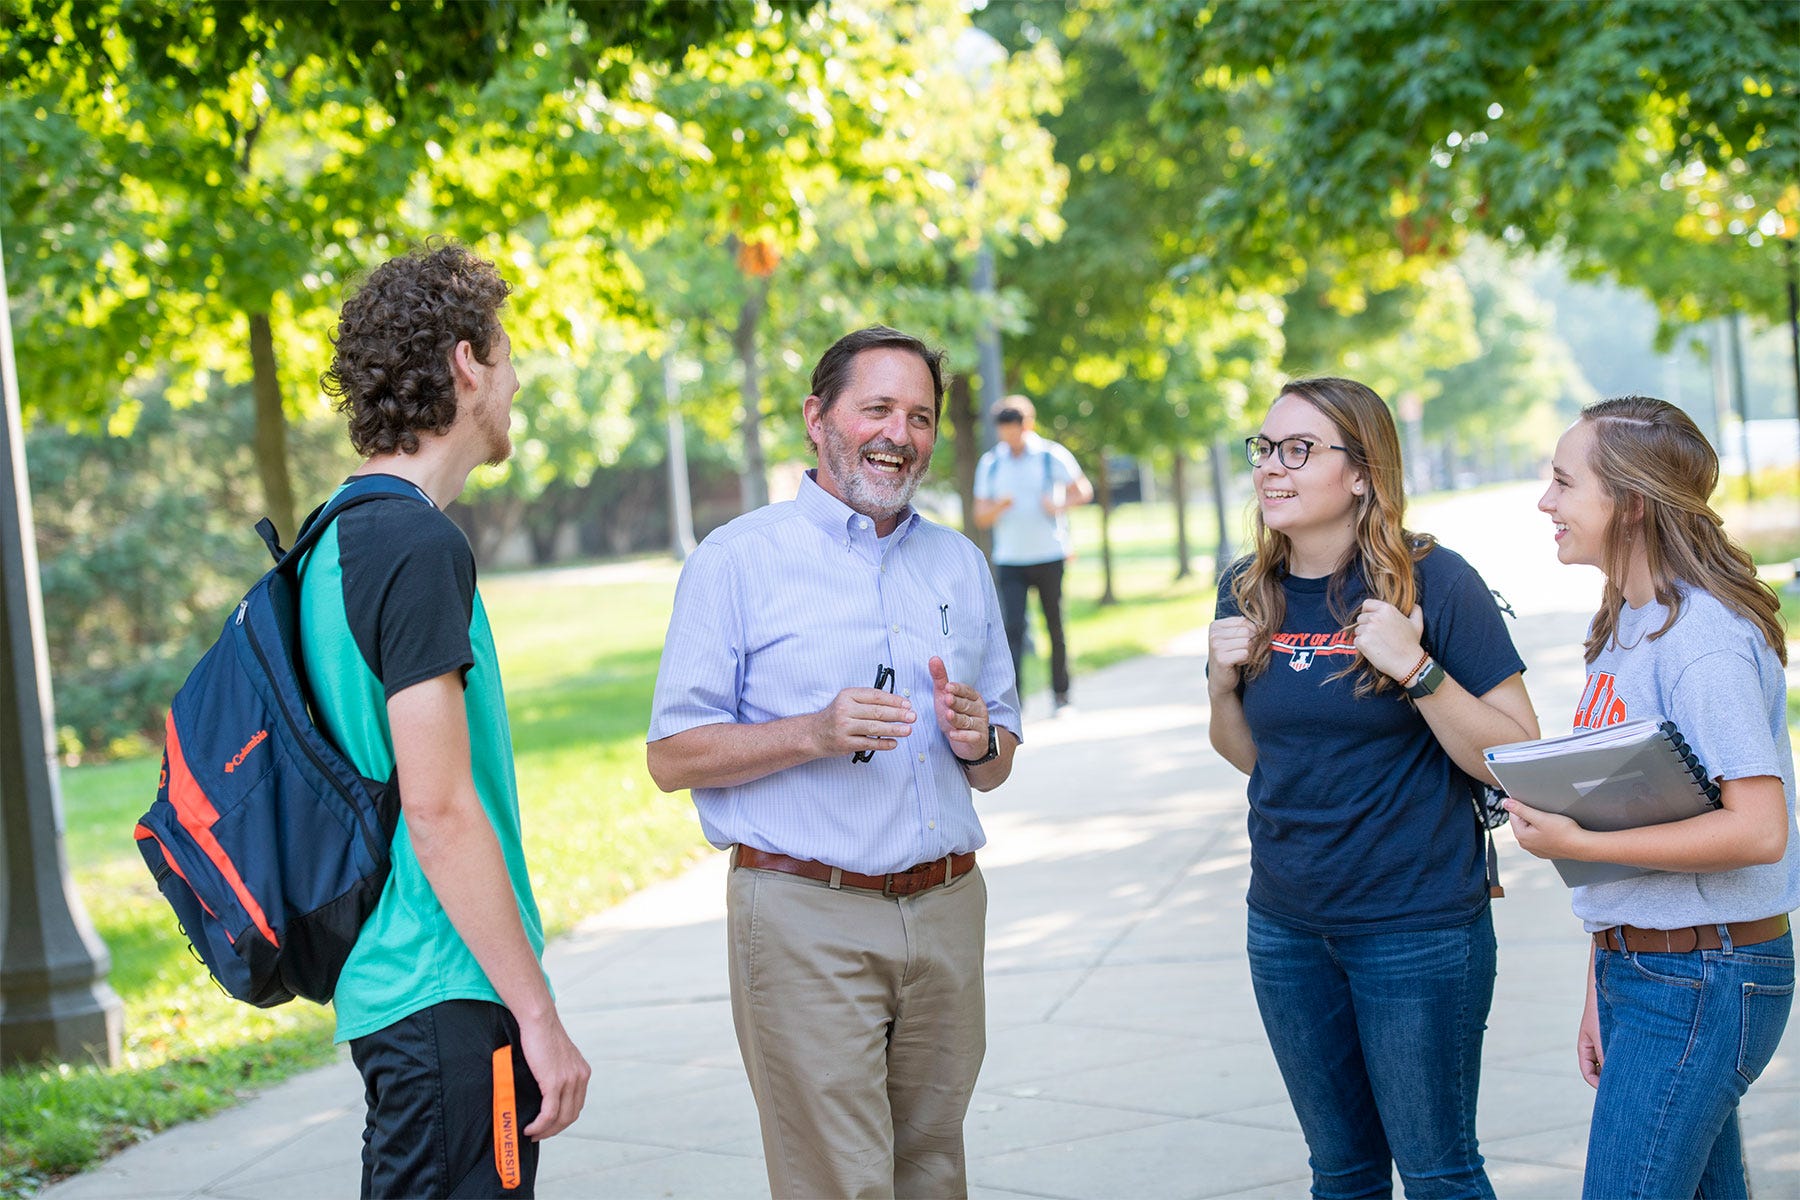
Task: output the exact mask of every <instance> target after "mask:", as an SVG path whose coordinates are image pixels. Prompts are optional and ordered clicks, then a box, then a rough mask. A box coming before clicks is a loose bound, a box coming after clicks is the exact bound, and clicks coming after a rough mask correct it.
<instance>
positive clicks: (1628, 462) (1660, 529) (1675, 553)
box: [1579, 396, 1788, 665]
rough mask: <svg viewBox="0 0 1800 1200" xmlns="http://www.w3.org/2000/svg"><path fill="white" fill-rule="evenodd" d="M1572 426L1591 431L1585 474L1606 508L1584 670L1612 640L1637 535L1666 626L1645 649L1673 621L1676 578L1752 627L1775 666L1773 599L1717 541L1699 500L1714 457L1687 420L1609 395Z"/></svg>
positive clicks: (1783, 638)
mask: <svg viewBox="0 0 1800 1200" xmlns="http://www.w3.org/2000/svg"><path fill="white" fill-rule="evenodd" d="M1579 420H1580V422H1581V423H1583V424H1586V425H1589V426H1591V427H1592V429H1593V431H1594V441H1593V449H1592V450H1591V451H1590V452H1589V456H1588V466H1589V467H1590V468H1591V469H1592V470H1593V472H1594V474H1595V475H1597V476H1598V477H1599V479H1600V486H1601V487H1603V488H1605V489H1606V494H1607V496H1608V497H1609V498H1611V500H1612V503H1613V515H1612V520H1611V522H1609V523H1608V525H1607V528H1606V538H1605V540H1604V542H1603V543H1602V550H1601V564H1600V569H1601V570H1602V571H1603V572H1605V574H1606V589H1605V591H1604V592H1603V593H1602V595H1601V600H1600V611H1599V612H1598V613H1596V614H1595V615H1594V623H1593V625H1592V626H1590V627H1589V630H1588V639H1587V661H1588V662H1590V663H1592V662H1593V661H1594V659H1595V658H1597V657H1598V656H1599V654H1600V651H1602V650H1603V649H1605V648H1606V646H1607V644H1608V643H1611V642H1615V641H1616V640H1617V638H1618V632H1619V609H1620V607H1621V606H1622V605H1623V604H1624V602H1625V594H1624V588H1623V587H1622V585H1621V582H1620V581H1622V580H1623V579H1624V578H1625V575H1626V572H1627V571H1628V570H1629V569H1630V564H1631V551H1632V542H1633V540H1634V539H1635V537H1636V536H1637V534H1638V532H1639V531H1640V530H1642V533H1643V539H1644V551H1645V555H1646V557H1647V558H1648V560H1649V564H1650V580H1651V583H1652V584H1653V585H1654V587H1655V588H1656V600H1657V603H1659V604H1661V605H1663V606H1665V607H1666V608H1667V609H1668V610H1669V619H1668V620H1667V621H1665V622H1663V626H1662V628H1661V629H1658V630H1657V631H1656V632H1655V633H1653V634H1651V635H1650V640H1651V641H1655V640H1656V639H1657V638H1659V637H1661V636H1662V635H1663V634H1665V633H1667V632H1668V631H1669V627H1670V626H1671V625H1673V624H1675V621H1676V619H1677V618H1679V617H1680V616H1681V593H1680V592H1678V591H1676V589H1675V583H1676V581H1677V580H1680V581H1682V582H1684V583H1686V584H1688V585H1689V586H1691V587H1697V588H1699V589H1701V590H1702V591H1706V592H1711V593H1712V594H1713V595H1714V596H1715V597H1717V598H1718V600H1719V603H1721V604H1723V605H1724V606H1725V607H1726V608H1729V609H1731V610H1732V611H1733V612H1735V613H1738V614H1739V615H1741V616H1742V617H1744V619H1746V620H1748V621H1749V622H1751V623H1752V624H1753V625H1755V626H1756V627H1757V628H1758V629H1759V630H1760V631H1761V632H1762V635H1763V637H1764V638H1765V639H1766V640H1767V641H1768V643H1769V648H1770V649H1771V650H1773V651H1775V656H1776V657H1777V658H1779V659H1780V660H1781V661H1782V663H1783V665H1785V664H1786V663H1787V659H1788V655H1787V630H1786V628H1785V627H1784V625H1783V624H1782V620H1781V600H1780V598H1779V597H1777V596H1776V595H1775V591H1774V589H1773V588H1771V587H1770V586H1769V585H1768V584H1766V583H1764V582H1763V581H1762V580H1760V579H1758V578H1757V577H1756V563H1755V561H1754V560H1753V559H1752V558H1751V557H1750V555H1749V553H1748V552H1747V551H1745V550H1744V548H1743V547H1742V546H1739V545H1738V544H1737V543H1736V542H1734V541H1732V540H1731V538H1730V537H1728V536H1727V535H1726V533H1725V525H1724V522H1723V521H1722V520H1721V519H1720V517H1719V514H1718V513H1716V512H1714V511H1713V509H1712V506H1711V505H1710V504H1709V503H1708V500H1709V499H1710V498H1711V496H1712V494H1713V489H1714V488H1716V487H1717V486H1718V484H1719V456H1718V454H1716V453H1715V452H1714V451H1713V448H1712V445H1711V443H1709V442H1708V441H1707V440H1706V435H1705V434H1703V433H1701V432H1700V428H1699V426H1697V425H1695V424H1694V421H1693V418H1691V417H1689V416H1688V415H1687V414H1686V413H1684V412H1682V411H1681V410H1680V409H1679V408H1676V407H1675V406H1674V405H1673V404H1670V403H1669V402H1668V401H1666V400H1656V399H1652V398H1651V397H1648V396H1619V397H1615V398H1614V399H1611V400H1602V401H1600V402H1599V403H1598V404H1592V405H1589V406H1588V407H1587V408H1585V409H1583V410H1582V411H1581V416H1580V418H1579Z"/></svg>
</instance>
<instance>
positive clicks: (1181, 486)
mask: <svg viewBox="0 0 1800 1200" xmlns="http://www.w3.org/2000/svg"><path fill="white" fill-rule="evenodd" d="M1169 483H1170V486H1171V487H1172V488H1173V489H1174V492H1175V578H1177V579H1186V578H1187V577H1188V576H1189V575H1192V574H1193V573H1194V569H1193V567H1191V566H1190V565H1188V564H1189V559H1188V534H1187V450H1186V449H1184V448H1183V447H1181V446H1177V447H1175V471H1174V477H1173V478H1172V479H1171V480H1170V481H1169Z"/></svg>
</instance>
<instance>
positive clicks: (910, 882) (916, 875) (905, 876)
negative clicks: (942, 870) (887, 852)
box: [881, 863, 931, 900]
mask: <svg viewBox="0 0 1800 1200" xmlns="http://www.w3.org/2000/svg"><path fill="white" fill-rule="evenodd" d="M930 870H931V864H930V863H926V864H924V865H923V866H921V867H913V868H912V869H911V870H907V871H892V872H890V873H888V874H886V875H883V876H882V877H881V894H882V895H883V896H886V897H887V898H888V899H890V900H898V899H900V898H901V897H903V896H910V895H912V894H913V893H914V892H920V891H924V890H925V889H924V887H923V885H922V884H920V883H919V881H920V880H922V879H924V878H925V875H926V873H927V872H928V871H930ZM896 883H899V884H900V886H899V887H896V886H894V885H895V884H896Z"/></svg>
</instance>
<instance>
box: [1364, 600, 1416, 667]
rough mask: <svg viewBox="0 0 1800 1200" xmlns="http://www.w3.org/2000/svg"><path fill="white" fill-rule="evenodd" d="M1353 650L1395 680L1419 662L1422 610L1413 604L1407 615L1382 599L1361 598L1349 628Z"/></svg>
mask: <svg viewBox="0 0 1800 1200" xmlns="http://www.w3.org/2000/svg"><path fill="white" fill-rule="evenodd" d="M1353 633H1354V635H1355V639H1356V649H1357V651H1358V652H1359V653H1361V654H1362V656H1363V657H1364V658H1366V659H1368V660H1369V662H1370V664H1371V665H1373V666H1374V668H1375V669H1376V670H1377V671H1380V672H1381V673H1382V674H1383V675H1386V676H1387V677H1388V678H1389V679H1392V680H1393V681H1394V682H1396V683H1398V682H1400V680H1401V679H1402V678H1403V677H1404V676H1405V675H1406V673H1407V672H1408V671H1410V670H1412V669H1413V668H1414V667H1416V666H1418V665H1419V656H1420V655H1421V654H1423V653H1424V650H1423V649H1422V648H1421V646H1420V644H1419V643H1420V642H1421V641H1422V640H1423V638H1424V636H1425V613H1424V610H1423V609H1421V608H1419V607H1418V606H1417V605H1414V606H1413V610H1412V612H1411V613H1409V614H1404V615H1403V614H1402V613H1401V612H1400V610H1399V609H1397V608H1395V607H1394V606H1393V605H1391V604H1389V603H1387V602H1386V601H1385V600H1364V601H1363V603H1362V608H1361V609H1360V610H1359V611H1358V612H1357V614H1356V624H1355V626H1354V627H1353Z"/></svg>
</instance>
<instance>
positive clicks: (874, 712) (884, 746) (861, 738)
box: [813, 687, 919, 758]
mask: <svg viewBox="0 0 1800 1200" xmlns="http://www.w3.org/2000/svg"><path fill="white" fill-rule="evenodd" d="M918 719H919V714H918V713H916V712H914V711H913V706H912V701H911V700H908V699H907V698H906V697H904V696H896V695H894V694H893V693H892V692H885V691H882V690H881V689H880V688H867V687H857V688H845V689H844V690H843V691H841V692H839V693H838V694H837V695H836V696H834V697H833V698H832V701H831V703H830V704H827V705H826V706H825V707H824V708H822V709H820V710H819V711H818V712H816V713H814V714H813V744H814V747H815V749H816V750H817V751H818V753H816V754H815V755H813V757H814V758H831V757H833V756H834V755H838V754H855V753H856V752H857V751H859V750H892V749H893V748H894V747H895V746H898V745H899V744H900V743H899V741H898V740H897V739H899V738H903V737H906V736H907V735H908V734H910V733H912V726H913V722H914V721H917V720H918Z"/></svg>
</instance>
